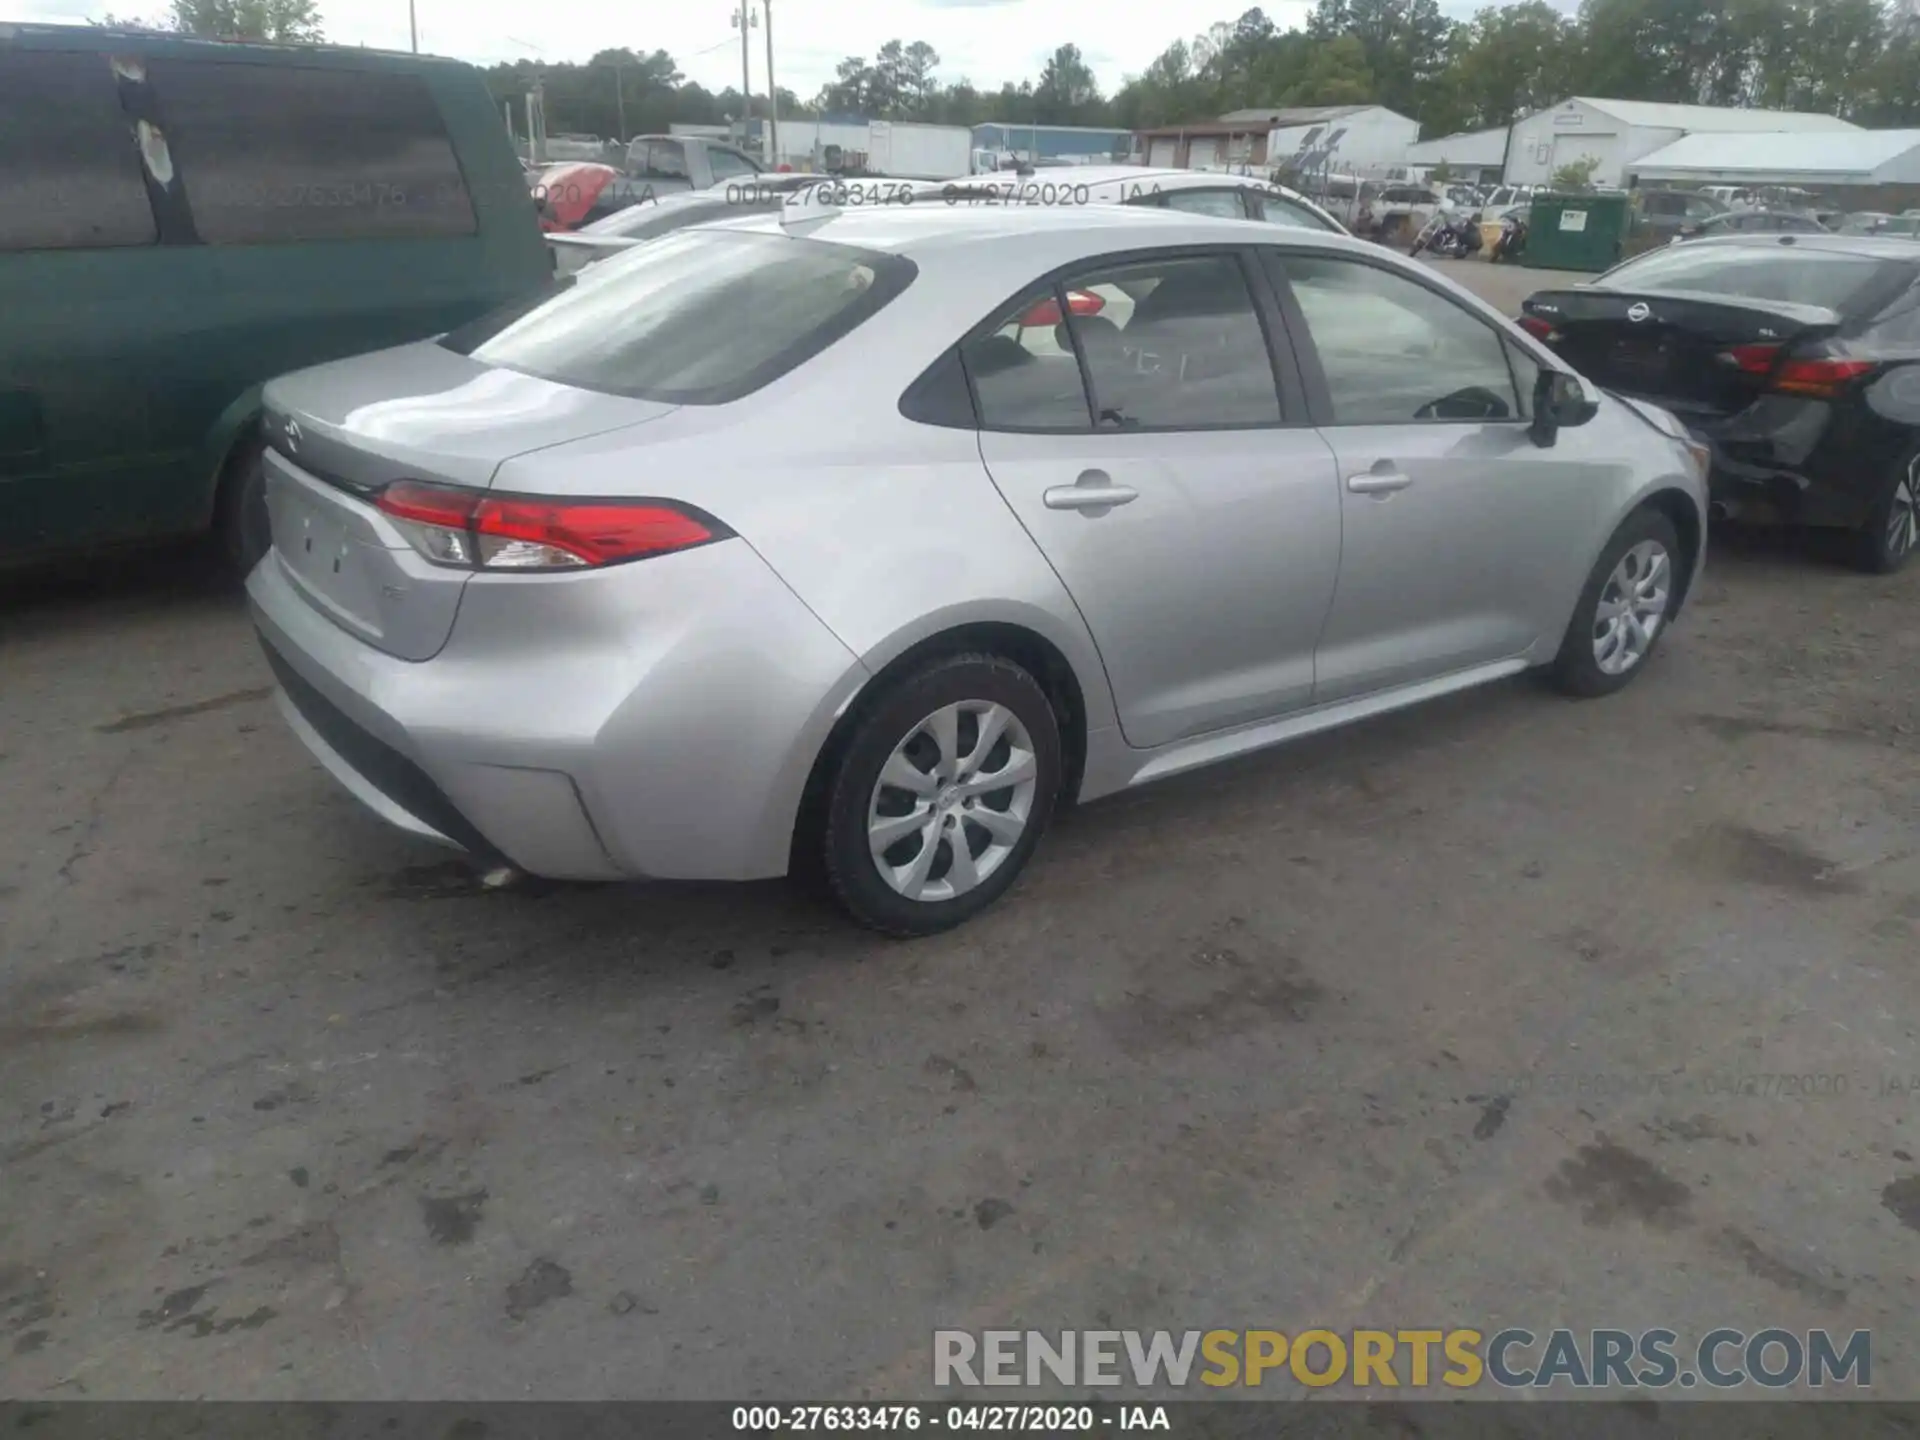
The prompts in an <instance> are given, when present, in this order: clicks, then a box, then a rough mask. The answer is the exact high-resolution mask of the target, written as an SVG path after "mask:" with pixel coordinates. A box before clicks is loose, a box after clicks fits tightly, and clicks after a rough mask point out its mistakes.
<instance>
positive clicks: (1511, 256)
mask: <svg viewBox="0 0 1920 1440" xmlns="http://www.w3.org/2000/svg"><path fill="white" fill-rule="evenodd" d="M1526 253H1527V222H1526V221H1525V220H1524V219H1522V218H1521V217H1520V216H1519V215H1517V214H1514V215H1509V216H1507V217H1506V218H1505V219H1503V220H1502V221H1501V222H1500V238H1499V239H1498V240H1495V241H1494V242H1493V249H1492V251H1491V252H1489V253H1488V255H1487V259H1488V260H1489V261H1491V262H1492V263H1493V264H1495V265H1498V264H1499V263H1500V262H1501V261H1502V260H1507V261H1512V262H1515V263H1518V262H1519V260H1520V257H1521V256H1522V255H1524V254H1526Z"/></svg>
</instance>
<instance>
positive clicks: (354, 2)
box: [0, 0, 1572, 99]
mask: <svg viewBox="0 0 1920 1440" xmlns="http://www.w3.org/2000/svg"><path fill="white" fill-rule="evenodd" d="M735 3H737V0H687V3H684V4H659V5H647V4H641V5H635V4H621V3H616V0H535V3H533V4H525V3H508V0H415V4H416V6H417V7H418V15H419V24H420V48H421V49H422V50H430V51H433V52H435V53H437V54H441V55H453V56H457V57H458V58H460V59H462V60H471V61H474V62H475V63H477V64H482V65H489V64H493V63H495V62H496V61H501V60H515V59H520V58H523V57H524V58H527V59H534V60H539V59H545V60H551V61H559V60H584V59H586V58H587V57H588V56H589V55H591V54H592V53H593V52H594V51H596V50H601V49H607V48H610V47H616V46H621V45H626V46H630V47H632V48H633V49H635V50H640V51H650V50H665V51H666V52H667V53H668V54H670V55H672V56H673V58H674V60H675V61H677V62H678V63H679V66H680V68H681V70H683V71H684V72H685V73H686V75H687V76H688V78H689V79H692V80H697V81H699V82H700V83H701V84H702V85H705V86H707V87H708V88H709V89H714V90H718V89H721V88H723V87H724V86H727V85H733V86H736V87H737V86H738V85H739V83H740V41H739V35H738V32H736V31H735V30H734V29H733V28H732V27H731V25H730V24H729V23H728V15H729V14H730V11H731V7H732V6H733V5H734V4H735ZM754 3H755V5H756V7H757V6H758V4H759V3H760V0H754ZM1571 4H1572V0H1565V4H1564V5H1563V8H1570V6H1571ZM774 5H775V9H776V14H775V26H776V32H777V33H776V35H775V45H774V67H775V69H776V71H777V77H776V78H777V79H778V80H779V82H780V85H781V87H782V88H783V89H788V90H792V91H793V92H794V93H795V94H797V95H800V96H802V97H803V98H808V99H811V98H812V97H813V95H814V94H815V93H816V92H817V91H818V90H819V89H820V87H821V85H823V84H824V83H826V82H827V81H828V80H830V79H831V78H832V76H833V69H834V66H835V65H837V64H838V63H839V62H840V61H841V60H842V59H844V58H845V57H846V56H848V55H852V54H861V55H865V56H869V57H870V56H871V55H872V54H873V52H874V51H875V50H877V49H878V48H879V47H880V46H881V45H882V44H884V43H885V42H886V41H888V40H890V39H895V38H897V39H900V40H903V41H907V42H909V43H911V42H912V41H914V40H925V41H926V42H927V43H928V44H929V45H931V46H933V48H934V49H935V50H937V51H939V52H940V74H941V78H942V79H943V80H957V79H960V78H962V77H964V78H966V79H969V80H971V81H973V83H974V84H976V85H978V86H980V87H981V88H983V89H997V88H999V86H1000V84H1001V82H1003V81H1006V80H1013V81H1020V80H1026V79H1032V78H1034V77H1035V76H1037V75H1038V74H1039V73H1040V67H1041V65H1042V64H1043V63H1045V60H1046V57H1047V56H1048V55H1049V54H1051V53H1052V52H1053V50H1054V49H1055V47H1057V46H1059V45H1063V44H1067V43H1069V42H1070V43H1072V44H1075V45H1078V46H1079V47H1080V52H1081V54H1083V55H1085V56H1086V58H1087V61H1088V63H1089V64H1090V65H1092V66H1093V71H1094V74H1095V75H1096V76H1097V77H1098V78H1099V81H1100V85H1101V88H1102V89H1104V90H1105V91H1107V92H1108V93H1109V94H1110V93H1112V92H1113V91H1114V90H1115V89H1116V88H1118V87H1119V85H1120V82H1121V80H1122V79H1123V78H1124V77H1126V76H1128V75H1133V74H1138V73H1139V72H1140V71H1141V70H1143V69H1145V68H1146V66H1147V65H1148V64H1149V63H1150V62H1151V61H1152V60H1153V58H1154V57H1155V56H1156V55H1158V54H1159V53H1160V52H1161V51H1162V50H1164V49H1166V47H1167V46H1168V45H1170V44H1171V43H1172V42H1173V41H1175V40H1179V39H1184V38H1187V37H1188V36H1189V35H1190V34H1191V33H1193V32H1194V31H1197V30H1199V29H1202V28H1204V26H1205V25H1206V24H1209V23H1211V22H1212V21H1213V20H1231V19H1233V18H1235V17H1236V16H1238V15H1239V14H1240V12H1241V11H1242V10H1244V9H1246V8H1247V6H1246V4H1245V3H1244V0H1223V3H1221V4H1220V5H1219V7H1218V9H1219V13H1218V14H1217V15H1216V14H1211V13H1209V11H1208V9H1207V8H1205V7H1201V8H1196V9H1192V10H1187V11H1185V12H1181V11H1180V10H1179V8H1178V7H1173V8H1169V9H1162V8H1161V7H1159V6H1155V5H1147V4H1141V5H1137V6H1129V5H1121V4H1114V3H1108V0H774ZM1262 8H1263V9H1264V10H1265V11H1266V12H1267V14H1268V15H1269V16H1270V17H1271V18H1272V19H1273V20H1274V22H1275V23H1276V24H1278V25H1281V26H1283V27H1286V26H1291V25H1295V24H1298V23H1299V21H1300V19H1301V17H1302V16H1304V15H1305V14H1306V13H1307V11H1308V10H1309V9H1311V8H1312V7H1311V4H1310V3H1309V0H1271V3H1267V4H1265V5H1263V6H1262ZM1443 8H1445V9H1447V10H1448V11H1449V12H1451V13H1455V14H1459V15H1463V16H1464V15H1466V14H1469V13H1471V11H1472V10H1473V8H1474V5H1473V3H1471V0H1453V3H1447V0H1443ZM165 10H166V0H0V18H4V19H11V20H42V21H60V22H66V23H80V22H83V21H85V20H87V19H90V18H98V17H100V16H102V15H105V14H107V13H109V12H112V13H114V14H116V15H119V16H121V17H122V18H127V17H128V16H130V15H131V16H151V15H158V14H161V13H164V11H165ZM320 12H321V16H322V18H323V20H324V22H325V26H326V33H327V38H328V39H329V40H332V41H335V42H338V43H343V44H349V45H357V44H365V45H373V46H378V47H383V48H388V49H397V50H404V49H406V48H407V45H408V40H407V0H320ZM1182 13H1184V15H1185V16H1187V17H1189V25H1188V27H1187V28H1183V27H1182V22H1181V16H1182ZM1192 22H1198V23H1192ZM763 23H764V22H763ZM752 38H753V44H752V67H753V88H754V90H755V91H757V92H763V91H764V90H765V88H766V83H767V72H766V42H765V34H764V31H760V30H756V31H754V32H753V37H752Z"/></svg>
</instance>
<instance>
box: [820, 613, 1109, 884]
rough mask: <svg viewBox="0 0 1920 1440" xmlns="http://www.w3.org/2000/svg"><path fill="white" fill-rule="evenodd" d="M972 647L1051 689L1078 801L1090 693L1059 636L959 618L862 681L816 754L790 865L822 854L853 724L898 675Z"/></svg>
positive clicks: (1068, 793) (1063, 775)
mask: <svg viewBox="0 0 1920 1440" xmlns="http://www.w3.org/2000/svg"><path fill="white" fill-rule="evenodd" d="M969 653H978V654H988V655H998V656H1000V657H1001V658H1002V659H1005V660H1011V661H1012V662H1013V663H1014V664H1016V665H1018V666H1019V667H1020V668H1021V669H1023V670H1025V671H1026V672H1027V673H1028V674H1029V675H1031V676H1033V678H1034V679H1035V680H1036V681H1038V682H1039V685H1040V688H1041V689H1042V690H1044V691H1046V694H1047V700H1048V702H1049V703H1050V704H1051V705H1052V706H1053V713H1054V717H1055V719H1056V720H1057V721H1058V722H1059V725H1060V760H1061V766H1060V797H1059V801H1058V803H1059V804H1060V805H1063V806H1064V805H1069V804H1071V803H1072V802H1073V797H1074V796H1075V795H1077V794H1079V792H1080V777H1081V775H1082V774H1083V773H1084V771H1085V769H1086V761H1087V708H1086V697H1085V694H1084V692H1083V691H1082V690H1081V688H1080V681H1079V679H1078V677H1077V676H1075V674H1074V673H1073V666H1072V665H1070V664H1068V663H1067V657H1066V656H1065V655H1063V654H1061V653H1060V650H1059V647H1058V646H1056V645H1054V643H1053V642H1052V641H1050V640H1048V639H1047V638H1046V637H1045V636H1043V635H1041V634H1039V633H1038V632H1036V631H1033V630H1029V629H1027V628H1026V627H1025V626H1023V625H1011V624H1005V623H1002V622H998V621H986V622H982V623H979V624H974V625H959V626H955V627H954V628H953V629H951V630H942V631H941V632H940V633H939V634H937V635H929V636H928V637H927V638H926V639H924V640H922V641H920V642H919V643H918V644H916V645H913V646H910V647H909V648H908V649H906V650H904V651H902V652H901V653H900V654H899V655H896V656H895V657H894V658H893V659H892V660H890V661H888V662H887V663H886V664H885V665H884V666H882V667H881V668H880V670H879V672H878V673H877V674H875V675H874V677H873V678H872V679H871V680H869V681H868V682H867V683H866V684H865V685H864V686H863V687H861V690H860V693H859V694H858V695H856V696H855V697H854V701H853V703H852V704H851V705H849V706H848V707H847V709H846V713H844V714H843V715H841V717H840V718H839V719H838V720H837V721H835V722H834V726H833V730H832V732H831V733H830V734H829V735H828V736H827V742H826V744H824V745H822V746H821V747H820V753H819V754H818V755H816V756H815V757H814V761H813V769H812V771H811V772H810V773H809V774H808V776H807V784H806V789H805V790H803V791H802V792H801V798H800V809H799V813H798V814H797V815H796V816H795V817H794V824H793V835H792V838H791V840H790V842H789V866H788V868H789V870H790V871H792V872H794V873H801V872H802V871H804V870H807V869H809V868H810V862H811V861H813V860H814V859H816V858H817V857H816V855H815V850H816V847H814V846H812V845H811V844H809V843H808V842H809V840H810V838H811V837H812V835H813V834H814V833H815V832H816V831H817V830H818V828H819V826H820V824H821V822H822V821H823V820H824V818H825V817H824V807H825V805H826V799H827V788H828V784H829V782H830V781H831V779H832V777H833V768H834V766H835V765H836V764H838V763H839V760H840V756H841V754H842V753H843V752H844V751H845V749H846V746H847V742H848V740H849V739H850V737H851V736H852V734H853V730H854V727H855V726H856V725H857V724H858V723H859V721H860V717H861V716H863V715H864V714H865V713H866V712H867V709H868V707H869V706H870V705H872V704H873V702H874V701H875V699H876V698H877V697H879V696H881V695H884V694H885V693H886V690H887V687H888V685H890V684H891V683H892V682H893V681H894V680H896V679H897V678H899V677H900V676H901V675H904V674H906V673H907V672H908V671H910V670H913V669H915V668H917V667H918V666H920V665H923V664H925V663H926V662H927V661H928V660H930V659H933V658H934V657H935V656H940V655H957V654H969Z"/></svg>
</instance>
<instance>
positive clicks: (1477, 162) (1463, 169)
mask: <svg viewBox="0 0 1920 1440" xmlns="http://www.w3.org/2000/svg"><path fill="white" fill-rule="evenodd" d="M1508 133H1509V131H1508V128H1507V127H1506V126H1505V125H1502V126H1501V127H1500V128H1499V129H1497V130H1470V131H1467V132H1465V133H1463V134H1459V135H1442V136H1441V137H1440V138H1439V139H1438V140H1422V141H1421V142H1420V143H1419V144H1418V145H1410V146H1408V147H1407V157H1406V158H1407V167H1408V168H1409V169H1413V170H1421V171H1427V170H1432V169H1435V168H1437V167H1439V166H1441V165H1445V166H1446V167H1447V169H1448V170H1450V171H1452V172H1453V174H1454V175H1455V176H1456V177H1457V178H1459V179H1461V180H1466V181H1471V182H1478V181H1482V180H1499V179H1500V178H1501V175H1502V172H1503V171H1504V170H1505V169H1506V164H1507V136H1508Z"/></svg>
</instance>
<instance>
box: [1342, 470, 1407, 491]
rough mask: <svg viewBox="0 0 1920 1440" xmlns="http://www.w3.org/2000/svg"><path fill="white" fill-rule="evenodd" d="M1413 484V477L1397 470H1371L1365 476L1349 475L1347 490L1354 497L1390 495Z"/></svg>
mask: <svg viewBox="0 0 1920 1440" xmlns="http://www.w3.org/2000/svg"><path fill="white" fill-rule="evenodd" d="M1411 484H1413V477H1412V476H1411V475H1407V474H1404V473H1402V472H1401V471H1399V470H1373V471H1369V472H1368V473H1367V474H1365V475H1349V476H1348V477H1347V489H1349V490H1351V491H1352V492H1353V493H1354V494H1356V495H1391V494H1392V493H1393V492H1394V491H1396V490H1404V489H1406V488H1407V487H1408V486H1409V485H1411Z"/></svg>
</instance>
